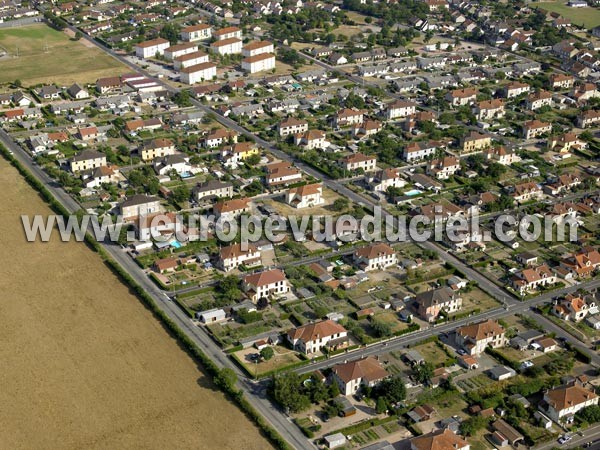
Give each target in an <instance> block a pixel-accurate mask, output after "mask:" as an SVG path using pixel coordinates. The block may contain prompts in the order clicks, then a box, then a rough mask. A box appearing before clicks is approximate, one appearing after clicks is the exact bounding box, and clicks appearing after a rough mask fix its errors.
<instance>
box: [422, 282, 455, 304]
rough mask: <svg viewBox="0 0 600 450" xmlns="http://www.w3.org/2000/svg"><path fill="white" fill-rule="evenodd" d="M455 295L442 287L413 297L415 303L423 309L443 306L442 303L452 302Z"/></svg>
mask: <svg viewBox="0 0 600 450" xmlns="http://www.w3.org/2000/svg"><path fill="white" fill-rule="evenodd" d="M455 295H456V293H455V292H454V291H453V290H452V288H450V287H448V286H444V287H441V288H439V289H433V290H431V291H425V292H421V293H419V294H417V295H416V296H415V301H416V302H417V303H418V304H419V305H420V306H423V307H429V306H434V305H443V304H444V303H448V302H450V301H452V300H453V299H454V297H455Z"/></svg>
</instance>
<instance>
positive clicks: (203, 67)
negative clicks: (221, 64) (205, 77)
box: [181, 62, 217, 73]
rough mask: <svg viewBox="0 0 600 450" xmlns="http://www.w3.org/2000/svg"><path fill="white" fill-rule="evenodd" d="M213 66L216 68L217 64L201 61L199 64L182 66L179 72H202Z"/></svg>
mask: <svg viewBox="0 0 600 450" xmlns="http://www.w3.org/2000/svg"><path fill="white" fill-rule="evenodd" d="M213 67H214V68H216V67H217V65H216V64H215V63H211V62H203V63H200V64H194V65H193V66H189V67H184V68H183V69H181V72H182V73H196V72H202V71H204V70H207V69H212V68H213Z"/></svg>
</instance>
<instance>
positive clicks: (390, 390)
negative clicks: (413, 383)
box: [376, 376, 406, 403]
mask: <svg viewBox="0 0 600 450" xmlns="http://www.w3.org/2000/svg"><path fill="white" fill-rule="evenodd" d="M376 393H377V395H379V396H383V397H385V398H386V399H387V400H388V401H389V402H390V403H397V402H401V401H402V400H404V399H405V398H406V386H405V385H404V381H402V379H401V378H400V377H399V376H395V377H392V378H387V379H385V380H383V381H382V382H381V383H379V386H378V387H377V389H376Z"/></svg>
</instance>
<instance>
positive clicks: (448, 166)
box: [427, 156, 460, 180]
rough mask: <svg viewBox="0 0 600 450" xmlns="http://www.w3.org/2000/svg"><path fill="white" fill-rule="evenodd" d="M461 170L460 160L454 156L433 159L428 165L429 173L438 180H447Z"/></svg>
mask: <svg viewBox="0 0 600 450" xmlns="http://www.w3.org/2000/svg"><path fill="white" fill-rule="evenodd" d="M459 170H460V162H459V161H458V158H456V157H454V156H444V157H443V158H439V159H433V160H431V161H430V162H429V164H428V165H427V173H428V174H429V175H433V176H435V177H436V178H437V179H438V180H447V179H448V178H450V177H451V176H453V175H454V174H455V173H456V172H458V171H459Z"/></svg>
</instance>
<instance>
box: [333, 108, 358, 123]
mask: <svg viewBox="0 0 600 450" xmlns="http://www.w3.org/2000/svg"><path fill="white" fill-rule="evenodd" d="M363 120H364V111H360V110H358V109H349V108H344V109H342V110H340V111H338V112H337V114H336V115H335V116H334V117H333V126H334V127H336V128H339V127H345V126H349V125H358V124H360V123H362V122H363Z"/></svg>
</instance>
